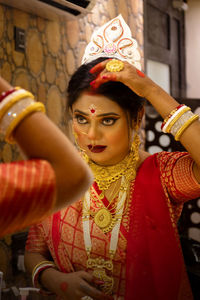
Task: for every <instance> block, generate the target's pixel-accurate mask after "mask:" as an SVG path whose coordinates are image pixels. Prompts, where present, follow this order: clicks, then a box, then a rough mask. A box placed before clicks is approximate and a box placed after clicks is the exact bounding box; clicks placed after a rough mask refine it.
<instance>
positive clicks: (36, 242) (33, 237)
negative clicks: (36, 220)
mask: <svg viewBox="0 0 200 300" xmlns="http://www.w3.org/2000/svg"><path fill="white" fill-rule="evenodd" d="M26 251H29V252H37V253H40V254H41V255H43V256H45V257H47V256H48V255H49V249H48V245H47V243H46V240H45V237H44V234H43V228H42V224H38V225H33V226H31V228H30V229H29V233H28V238H27V241H26Z"/></svg>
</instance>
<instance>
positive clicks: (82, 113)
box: [74, 109, 120, 117]
mask: <svg viewBox="0 0 200 300" xmlns="http://www.w3.org/2000/svg"><path fill="white" fill-rule="evenodd" d="M74 113H79V114H81V115H85V116H89V114H87V113H85V112H83V111H81V110H79V109H75V110H74ZM96 116H97V117H107V116H117V117H120V115H119V114H117V113H115V112H108V113H104V114H99V115H96Z"/></svg>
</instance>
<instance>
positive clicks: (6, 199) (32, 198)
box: [0, 160, 55, 236]
mask: <svg viewBox="0 0 200 300" xmlns="http://www.w3.org/2000/svg"><path fill="white" fill-rule="evenodd" d="M54 201H55V174H54V171H53V169H52V167H51V165H50V164H49V163H48V162H47V161H44V160H28V161H20V162H13V163H9V164H0V236H3V235H5V234H8V233H11V232H14V231H17V230H19V229H22V228H25V227H27V226H29V225H31V224H33V223H37V222H39V221H41V220H42V219H43V218H44V217H46V216H48V215H49V214H50V213H51V212H52V209H53V206H54Z"/></svg>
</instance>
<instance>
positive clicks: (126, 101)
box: [67, 58, 144, 120]
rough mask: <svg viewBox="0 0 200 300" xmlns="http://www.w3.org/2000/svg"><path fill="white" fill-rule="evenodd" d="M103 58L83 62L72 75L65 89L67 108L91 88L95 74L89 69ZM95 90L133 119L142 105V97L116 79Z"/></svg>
mask: <svg viewBox="0 0 200 300" xmlns="http://www.w3.org/2000/svg"><path fill="white" fill-rule="evenodd" d="M103 60H105V58H98V59H96V60H93V61H92V62H90V63H88V64H84V65H82V66H80V67H79V68H78V70H77V71H76V72H75V73H74V74H73V75H72V77H71V79H70V81H69V86H68V89H67V92H68V107H69V108H71V107H72V105H73V103H74V102H76V100H77V99H78V97H79V96H80V95H81V93H82V92H84V91H86V90H90V89H91V86H90V82H91V81H93V80H94V79H95V78H96V75H95V74H91V73H90V72H89V71H90V69H91V68H92V67H94V66H95V65H96V64H98V63H99V62H101V61H103ZM95 92H96V93H97V94H100V95H103V96H105V97H108V98H109V99H110V100H112V101H114V102H116V103H117V104H118V105H119V106H120V107H121V108H122V109H124V110H126V111H127V112H129V113H130V117H131V119H133V120H136V119H137V114H138V112H139V111H140V109H141V108H142V107H143V105H144V99H143V98H141V97H140V96H138V95H137V94H135V93H134V92H133V91H132V90H131V89H129V87H127V86H126V85H124V84H123V83H121V82H118V81H116V82H115V81H109V82H106V83H104V84H102V85H101V86H100V87H99V88H98V89H97V90H95Z"/></svg>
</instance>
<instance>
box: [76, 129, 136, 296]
mask: <svg viewBox="0 0 200 300" xmlns="http://www.w3.org/2000/svg"><path fill="white" fill-rule="evenodd" d="M136 135H137V134H136ZM136 141H138V139H137V138H134V142H133V144H134V146H133V147H131V151H130V153H129V154H128V155H127V156H126V157H125V158H124V159H123V160H122V161H121V162H120V163H118V164H116V165H114V166H107V167H105V166H99V165H97V164H95V163H94V162H92V161H91V160H88V159H87V160H88V165H89V166H90V168H91V169H92V172H93V174H94V180H95V182H96V183H97V185H98V187H99V189H100V190H101V194H100V195H98V193H97V192H96V190H95V189H94V188H93V187H91V188H90V189H89V190H88V191H87V192H86V194H85V197H84V199H83V210H82V221H83V236H84V243H85V249H86V252H87V255H88V259H87V268H90V269H93V275H94V276H95V277H97V278H98V279H99V280H102V281H103V282H104V283H103V284H102V285H101V289H102V291H103V292H104V293H105V294H107V295H111V294H112V292H113V285H114V279H113V262H112V260H113V258H114V256H115V253H116V249H117V243H118V238H119V230H120V224H121V220H122V216H123V213H124V207H125V203H126V199H127V191H128V189H129V184H130V182H131V181H132V180H134V179H135V177H136V166H137V162H138V159H139V154H138V147H139V143H135V142H136ZM118 180H121V185H120V188H119V194H118V197H115V196H114V198H113V199H111V201H110V202H109V204H108V206H107V207H106V206H105V205H104V204H103V203H102V199H103V198H104V193H105V191H107V190H108V189H109V188H110V186H111V184H112V183H114V182H117V181H118ZM111 194H112V191H111ZM113 194H114V193H113ZM94 197H95V199H94ZM92 198H93V199H94V200H95V201H96V200H97V201H96V202H95V204H96V206H97V208H99V207H100V209H99V210H97V212H95V213H94V212H93V211H92V210H91V199H92ZM116 198H117V201H116V203H115V204H114V203H113V202H114V201H115V199H116ZM90 217H92V218H93V220H94V222H95V224H96V225H97V226H98V227H99V228H100V229H101V230H102V231H103V232H104V233H107V232H110V231H111V239H110V248H109V259H108V260H106V259H104V258H100V257H97V258H91V257H90V253H91V250H92V242H91V236H90Z"/></svg>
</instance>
